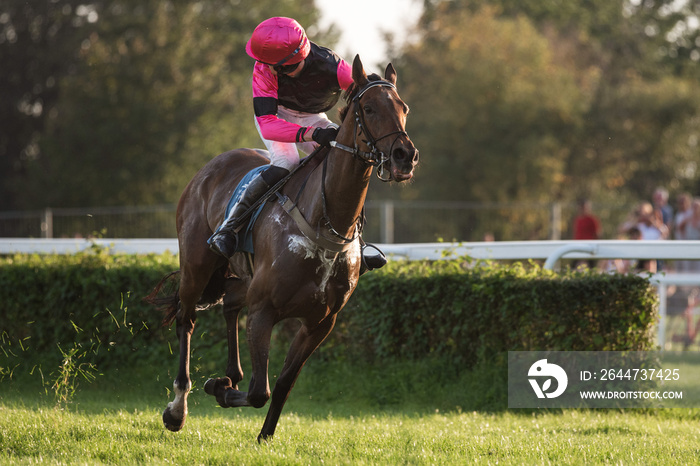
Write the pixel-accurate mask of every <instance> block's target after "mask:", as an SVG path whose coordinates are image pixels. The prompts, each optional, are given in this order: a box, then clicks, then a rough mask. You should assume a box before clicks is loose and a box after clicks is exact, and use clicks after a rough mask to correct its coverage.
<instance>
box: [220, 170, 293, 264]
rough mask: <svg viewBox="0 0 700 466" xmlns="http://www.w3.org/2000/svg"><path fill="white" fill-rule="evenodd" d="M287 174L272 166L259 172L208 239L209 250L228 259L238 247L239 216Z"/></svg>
mask: <svg viewBox="0 0 700 466" xmlns="http://www.w3.org/2000/svg"><path fill="white" fill-rule="evenodd" d="M288 174H289V170H287V169H286V168H282V167H276V166H274V165H272V166H270V167H268V168H267V169H266V170H264V171H262V172H260V174H259V175H258V176H256V177H255V178H253V179H252V180H251V181H250V183H248V186H247V187H246V189H245V191H244V192H243V195H242V196H241V199H240V200H239V201H238V202H237V203H236V205H235V206H233V211H232V212H231V213H230V214H229V216H228V217H227V218H226V219H225V220H224V224H223V225H221V227H219V229H218V230H217V231H216V233H214V234H213V235H212V236H211V238H209V241H207V242H208V243H209V249H211V250H212V251H214V252H215V253H217V254H220V255H222V256H224V257H225V258H227V259H229V258H230V257H231V256H233V254H234V253H235V252H236V249H237V247H238V234H237V233H236V231H235V230H236V229H237V228H238V227H239V226H240V224H241V223H242V222H241V220H240V217H241V215H243V214H244V213H246V212H247V211H248V209H250V207H251V206H252V205H253V204H255V202H256V201H257V200H258V199H260V198H261V197H262V196H264V195H265V194H266V193H267V192H268V191H269V190H270V188H272V186H274V185H275V184H276V183H277V182H278V181H280V180H281V179H282V178H284V177H285V176H287V175H288Z"/></svg>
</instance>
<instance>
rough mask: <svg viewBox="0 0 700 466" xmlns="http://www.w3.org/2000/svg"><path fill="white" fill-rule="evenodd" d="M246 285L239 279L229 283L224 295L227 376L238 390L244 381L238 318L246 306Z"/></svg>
mask: <svg viewBox="0 0 700 466" xmlns="http://www.w3.org/2000/svg"><path fill="white" fill-rule="evenodd" d="M245 291H246V290H245V287H244V283H243V282H242V281H241V280H240V279H237V278H233V279H230V280H229V281H228V282H227V286H226V294H225V295H224V319H225V320H226V337H227V340H228V362H227V364H226V376H227V377H228V378H229V379H231V384H232V386H233V388H235V389H238V382H240V381H241V380H243V369H242V368H241V358H240V354H239V349H238V316H239V314H240V312H241V309H243V306H244V305H245Z"/></svg>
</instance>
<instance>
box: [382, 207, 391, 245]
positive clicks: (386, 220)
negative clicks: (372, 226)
mask: <svg viewBox="0 0 700 466" xmlns="http://www.w3.org/2000/svg"><path fill="white" fill-rule="evenodd" d="M380 212H381V232H380V236H381V239H382V243H384V244H392V243H393V242H394V201H383V202H382V207H381V209H380Z"/></svg>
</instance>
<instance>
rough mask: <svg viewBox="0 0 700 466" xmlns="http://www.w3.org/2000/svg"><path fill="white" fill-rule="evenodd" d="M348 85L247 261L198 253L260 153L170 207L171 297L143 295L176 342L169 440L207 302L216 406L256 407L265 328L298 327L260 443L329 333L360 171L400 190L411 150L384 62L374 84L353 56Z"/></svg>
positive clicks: (347, 273) (349, 254)
mask: <svg viewBox="0 0 700 466" xmlns="http://www.w3.org/2000/svg"><path fill="white" fill-rule="evenodd" d="M353 80H354V83H353V84H352V85H351V86H350V88H349V89H348V91H347V92H346V99H347V101H348V106H347V107H346V108H345V109H344V110H343V111H341V117H342V120H343V121H342V125H341V126H340V129H339V132H338V136H337V140H336V141H335V142H334V143H333V147H332V148H331V149H330V150H327V151H326V152H327V154H323V153H320V154H318V155H317V156H315V157H314V159H315V160H313V161H312V162H311V163H308V164H305V165H304V166H303V167H301V168H300V169H299V170H297V171H295V172H294V174H293V175H292V176H291V178H290V179H289V180H288V181H287V183H286V184H285V185H284V187H283V188H282V190H281V193H282V196H280V202H268V203H267V204H266V205H265V207H264V210H263V212H262V214H261V215H260V217H259V219H258V221H257V222H256V224H255V227H254V230H253V245H254V250H255V254H254V255H253V256H251V255H247V254H241V253H238V254H235V255H234V257H233V258H232V259H231V261H230V263H227V262H226V260H225V259H223V258H222V257H220V256H218V255H216V254H214V253H213V252H211V251H210V250H209V248H208V246H207V238H209V237H210V236H211V234H212V232H213V231H214V230H215V229H216V227H217V225H219V224H220V223H221V221H222V220H223V217H224V210H225V206H226V204H227V202H228V200H229V198H230V196H231V194H232V192H233V190H234V189H235V187H236V185H237V183H238V181H239V180H240V179H241V178H242V177H243V176H244V175H245V174H246V173H247V172H248V171H249V170H251V169H253V168H255V167H257V166H260V165H263V164H268V163H269V160H268V159H267V158H266V157H265V156H264V152H263V151H258V150H252V149H238V150H234V151H230V152H226V153H223V154H221V155H219V156H218V157H216V158H214V159H213V160H211V161H210V162H209V163H207V165H206V166H205V167H204V168H203V169H202V170H200V171H199V172H198V173H197V174H196V175H195V177H194V178H193V179H192V181H190V183H189V185H188V186H187V187H186V188H185V191H184V192H183V194H182V197H181V198H180V202H179V204H178V208H177V231H178V241H179V246H180V274H179V289H178V292H177V293H176V294H175V295H173V296H172V297H169V298H165V299H160V300H158V299H156V298H154V297H155V293H156V292H157V290H158V289H159V288H160V285H159V287H158V288H157V289H156V291H154V294H152V295H151V299H150V300H151V302H157V301H159V302H160V304H163V303H164V302H167V304H169V305H170V307H169V312H170V314H169V316H168V317H166V320H165V322H166V323H170V322H172V320H175V321H176V329H177V335H178V339H179V342H180V365H179V371H178V375H177V378H176V379H175V382H174V384H173V386H174V393H175V399H174V400H173V401H172V402H170V403H169V404H168V407H167V408H166V409H165V411H164V413H163V422H164V424H165V427H166V428H168V429H170V430H173V431H177V430H180V429H181V428H182V427H183V425H184V423H185V418H186V416H187V395H188V393H189V391H190V388H191V381H190V376H189V361H190V340H191V337H192V332H193V330H194V325H195V320H196V315H195V314H196V310H197V309H201V308H203V306H204V305H207V304H212V303H216V302H218V301H219V300H220V299H221V297H222V295H223V304H224V316H225V319H226V325H227V330H228V345H229V352H228V364H227V367H226V377H223V378H219V379H210V380H208V381H207V383H206V384H205V386H204V390H205V392H206V393H208V394H210V395H213V396H215V397H216V400H217V401H218V403H219V404H220V405H221V406H223V407H234V406H253V407H255V408H260V407H262V406H264V405H265V403H267V401H268V399H270V395H271V394H270V385H269V381H268V373H267V367H268V355H269V352H270V338H271V332H272V327H273V326H274V325H275V324H277V323H278V322H280V321H281V320H283V319H288V318H296V319H299V320H300V321H301V328H300V329H299V331H298V333H297V334H296V336H295V338H294V340H293V342H292V344H291V347H290V348H289V352H288V354H287V358H286V359H285V361H284V366H283V368H282V371H281V373H280V375H279V378H278V379H277V383H276V384H275V388H274V391H273V392H272V401H271V403H270V408H269V410H268V412H267V417H266V418H265V423H264V425H263V427H262V430H261V432H260V435H259V436H258V441H260V440H261V439H267V438H270V437H272V435H273V434H274V432H275V427H276V426H277V421H278V420H279V416H280V414H281V412H282V407H283V406H284V403H285V401H286V400H287V397H288V396H289V393H290V391H291V389H292V386H293V385H294V382H295V381H296V379H297V376H298V375H299V373H300V371H301V368H302V366H303V365H304V363H305V362H306V360H307V359H308V358H309V356H310V355H311V353H313V352H314V350H315V349H316V348H317V347H318V346H319V345H320V344H321V343H322V342H323V340H324V339H325V338H326V337H327V336H328V334H329V333H330V332H331V330H332V329H333V326H334V324H335V321H336V316H337V314H338V312H339V311H340V310H341V309H342V308H343V306H344V305H345V303H346V302H347V301H348V298H350V295H351V294H352V292H353V291H354V290H355V287H356V286H357V281H358V278H359V276H360V265H361V264H360V262H361V250H360V239H359V230H360V226H359V221H360V218H361V215H362V207H363V205H364V202H365V197H366V194H367V188H368V186H369V181H370V175H371V173H372V168H373V167H374V166H376V167H378V175H380V178H382V179H383V180H384V181H390V180H394V181H399V182H400V181H405V180H408V179H410V178H411V177H412V176H413V169H414V167H415V165H416V164H417V162H418V151H417V150H416V148H415V146H414V145H413V143H412V142H411V140H410V139H409V137H408V135H407V134H406V131H405V123H406V115H407V113H408V107H407V106H406V104H405V103H404V102H403V101H402V100H401V98H400V97H399V95H398V93H397V92H396V87H395V83H396V71H395V70H394V68H393V67H392V66H391V64H390V65H389V66H387V68H386V71H385V79H384V80H382V79H380V78H379V76H376V75H371V76H370V77H368V76H367V75H366V73H365V71H364V69H363V66H362V62H361V61H360V59H359V57H355V60H354V62H353ZM290 198H291V200H290ZM285 201H286V202H285ZM164 281H165V279H164ZM162 283H163V281H162V282H161V285H162ZM246 306H247V308H248V319H247V325H246V334H247V340H248V344H249V347H250V356H251V362H252V372H253V374H252V377H251V379H250V385H249V387H248V391H247V392H242V391H239V390H238V383H239V382H240V381H241V380H242V379H243V371H242V369H241V365H240V359H239V353H238V315H239V312H240V311H241V309H242V308H243V307H246Z"/></svg>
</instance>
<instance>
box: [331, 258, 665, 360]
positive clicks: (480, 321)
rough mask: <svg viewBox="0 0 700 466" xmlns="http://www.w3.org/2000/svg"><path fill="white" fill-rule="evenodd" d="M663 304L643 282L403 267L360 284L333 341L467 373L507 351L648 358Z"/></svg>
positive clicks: (455, 265) (591, 275) (515, 269)
mask: <svg viewBox="0 0 700 466" xmlns="http://www.w3.org/2000/svg"><path fill="white" fill-rule="evenodd" d="M656 304H657V300H656V295H655V292H654V289H653V287H652V286H651V285H650V284H649V282H648V280H646V279H645V278H642V277H638V276H636V275H620V274H613V275H609V274H600V273H596V272H566V273H564V274H556V273H553V272H550V271H546V270H543V269H541V268H540V267H539V266H537V265H534V264H530V266H529V267H525V266H524V265H523V264H520V263H516V264H514V265H512V266H500V265H493V264H491V265H489V264H486V265H481V266H477V267H474V268H469V267H465V266H464V264H461V263H460V262H458V261H444V262H435V263H429V262H413V263H397V262H394V263H390V264H389V265H387V266H386V267H385V268H384V269H382V270H381V271H377V272H373V273H372V274H368V275H367V276H365V277H363V278H362V279H361V280H360V286H358V289H357V291H356V292H355V294H354V295H353V297H352V299H351V301H350V303H349V304H348V306H346V308H345V309H344V310H343V311H342V313H341V316H340V317H339V319H338V320H339V323H338V325H339V327H340V332H336V333H335V337H334V338H335V339H336V340H342V343H343V344H344V346H347V347H348V348H349V349H351V351H352V352H353V353H355V354H360V355H362V356H364V357H365V358H386V357H394V358H402V359H405V358H410V359H420V358H423V357H425V356H427V355H432V356H436V355H437V356H440V357H442V356H445V357H448V358H450V359H451V360H453V361H454V362H455V363H457V364H459V365H462V366H465V365H466V366H471V365H473V364H474V363H477V362H483V361H489V360H491V359H492V358H493V357H496V356H497V355H499V354H501V353H503V352H507V351H535V350H557V351H564V350H572V351H621V350H635V351H644V350H650V349H652V348H653V336H654V333H653V331H654V323H655V321H656V316H657V313H656Z"/></svg>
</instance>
